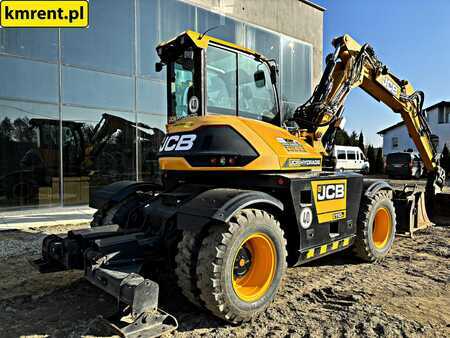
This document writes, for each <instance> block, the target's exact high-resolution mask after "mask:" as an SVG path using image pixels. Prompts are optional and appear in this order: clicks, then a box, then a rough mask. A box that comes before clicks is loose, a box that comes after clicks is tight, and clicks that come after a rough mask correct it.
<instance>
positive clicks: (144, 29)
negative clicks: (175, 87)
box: [137, 0, 165, 79]
mask: <svg viewBox="0 0 450 338" xmlns="http://www.w3.org/2000/svg"><path fill="white" fill-rule="evenodd" d="M137 9H138V10H137V15H138V16H137V26H138V30H137V41H138V65H137V66H138V74H139V75H144V76H151V77H153V78H157V79H165V77H164V75H163V74H161V73H156V72H155V63H156V62H158V61H159V57H158V54H156V50H155V48H156V45H158V44H159V43H160V42H161V36H160V35H161V34H160V29H159V1H158V0H151V1H148V0H138V2H137Z"/></svg>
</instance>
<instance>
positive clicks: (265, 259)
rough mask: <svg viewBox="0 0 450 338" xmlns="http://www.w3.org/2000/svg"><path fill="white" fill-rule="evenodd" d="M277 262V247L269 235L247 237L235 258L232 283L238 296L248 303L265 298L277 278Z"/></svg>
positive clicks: (259, 234) (257, 234)
mask: <svg viewBox="0 0 450 338" xmlns="http://www.w3.org/2000/svg"><path fill="white" fill-rule="evenodd" d="M276 260H277V254H276V251H275V245H274V243H273V241H272V240H271V239H270V238H269V237H268V236H267V235H265V234H262V233H255V234H252V235H250V236H249V237H247V238H246V239H245V240H244V241H243V242H242V244H241V247H240V249H239V250H238V252H237V254H236V256H235V258H234V264H233V271H232V277H233V278H232V282H233V289H234V292H235V293H236V295H237V296H238V297H239V298H240V299H242V300H243V301H246V302H254V301H256V300H258V299H260V298H261V297H262V296H264V294H265V293H266V292H267V290H268V289H269V288H270V285H271V284H272V281H273V278H274V276H275V270H276Z"/></svg>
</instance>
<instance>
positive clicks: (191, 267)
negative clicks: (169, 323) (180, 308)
mask: <svg viewBox="0 0 450 338" xmlns="http://www.w3.org/2000/svg"><path fill="white" fill-rule="evenodd" d="M201 239H202V237H201V233H200V232H195V231H183V238H182V239H181V240H180V241H179V242H178V246H177V254H176V256H175V275H176V277H177V284H178V287H179V288H180V289H181V293H182V294H183V295H184V296H185V297H186V298H187V299H188V300H189V301H190V302H191V303H192V304H194V305H196V306H198V307H202V301H201V299H200V290H198V288H197V276H196V269H195V268H196V265H197V259H198V253H199V249H200V246H201Z"/></svg>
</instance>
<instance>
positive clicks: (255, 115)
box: [156, 31, 281, 126]
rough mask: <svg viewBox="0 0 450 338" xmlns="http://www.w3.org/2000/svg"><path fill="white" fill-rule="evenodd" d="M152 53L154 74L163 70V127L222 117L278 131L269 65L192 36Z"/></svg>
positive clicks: (256, 57)
mask: <svg viewBox="0 0 450 338" xmlns="http://www.w3.org/2000/svg"><path fill="white" fill-rule="evenodd" d="M157 52H158V55H159V57H160V58H161V62H160V63H157V64H156V71H161V70H162V68H163V66H164V65H165V66H167V77H168V78H167V84H168V85H167V94H168V95H167V98H168V102H167V106H168V123H169V124H171V123H174V122H176V121H178V120H180V119H182V118H185V117H188V116H205V115H228V116H241V117H246V118H250V119H255V120H260V121H264V122H268V123H271V124H274V125H277V126H280V124H281V119H280V105H279V99H278V94H277V89H276V77H277V66H276V64H275V62H274V61H271V60H267V59H266V58H264V57H263V56H261V55H259V54H258V53H256V52H254V51H252V50H250V49H246V48H242V47H240V46H237V45H234V44H231V43H228V42H225V41H222V40H219V39H215V38H212V37H209V36H204V35H201V34H199V33H196V32H192V31H187V32H184V33H182V34H181V35H179V36H178V37H177V38H175V39H173V40H171V41H169V42H164V43H162V44H160V45H159V46H158V47H157ZM203 79H206V81H203Z"/></svg>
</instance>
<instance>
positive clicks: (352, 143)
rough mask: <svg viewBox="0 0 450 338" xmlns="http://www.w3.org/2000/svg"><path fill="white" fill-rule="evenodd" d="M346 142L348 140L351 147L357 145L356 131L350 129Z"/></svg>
mask: <svg viewBox="0 0 450 338" xmlns="http://www.w3.org/2000/svg"><path fill="white" fill-rule="evenodd" d="M348 142H349V146H352V147H357V146H358V134H357V133H356V131H352V133H351V134H350V137H349V140H348Z"/></svg>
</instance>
